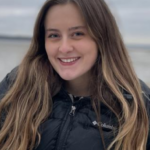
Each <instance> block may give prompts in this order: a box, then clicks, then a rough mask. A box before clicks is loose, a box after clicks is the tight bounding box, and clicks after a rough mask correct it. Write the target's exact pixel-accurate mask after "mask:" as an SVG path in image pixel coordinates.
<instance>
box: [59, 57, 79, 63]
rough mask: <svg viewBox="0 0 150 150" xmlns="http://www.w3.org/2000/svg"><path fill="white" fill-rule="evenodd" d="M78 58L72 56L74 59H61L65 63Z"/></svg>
mask: <svg viewBox="0 0 150 150" xmlns="http://www.w3.org/2000/svg"><path fill="white" fill-rule="evenodd" d="M77 59H78V58H72V59H60V60H61V61H62V62H65V63H69V62H73V61H75V60H77Z"/></svg>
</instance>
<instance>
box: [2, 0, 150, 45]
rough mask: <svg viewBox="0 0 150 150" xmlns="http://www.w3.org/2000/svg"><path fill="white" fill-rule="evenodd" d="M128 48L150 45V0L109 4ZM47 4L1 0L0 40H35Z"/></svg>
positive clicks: (116, 0) (37, 0)
mask: <svg viewBox="0 0 150 150" xmlns="http://www.w3.org/2000/svg"><path fill="white" fill-rule="evenodd" d="M105 1H106V3H107V4H108V5H109V7H110V9H111V10H112V12H113V14H114V16H115V18H116V21H117V23H118V26H119V29H120V32H121V34H122V36H123V39H124V41H125V42H126V43H127V44H134V45H150V0H105ZM43 3H44V1H43V0H32V1H31V0H0V36H9V37H32V33H33V28H34V23H35V20H36V17H37V14H38V11H39V9H40V7H41V6H42V4H43Z"/></svg>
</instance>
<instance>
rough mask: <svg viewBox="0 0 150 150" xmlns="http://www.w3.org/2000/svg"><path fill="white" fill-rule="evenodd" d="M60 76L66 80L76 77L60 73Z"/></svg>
mask: <svg viewBox="0 0 150 150" xmlns="http://www.w3.org/2000/svg"><path fill="white" fill-rule="evenodd" d="M59 76H60V77H61V78H62V79H63V80H65V81H71V80H74V79H76V77H75V76H71V75H59Z"/></svg>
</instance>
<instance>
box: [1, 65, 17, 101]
mask: <svg viewBox="0 0 150 150" xmlns="http://www.w3.org/2000/svg"><path fill="white" fill-rule="evenodd" d="M17 71H18V67H15V68H14V69H13V70H12V71H11V72H10V73H8V74H7V75H6V77H5V78H4V79H3V80H2V81H1V82H0V99H1V98H2V97H3V96H4V95H5V94H6V92H7V91H8V90H9V88H10V87H11V86H12V84H13V83H14V81H15V79H16V76H17Z"/></svg>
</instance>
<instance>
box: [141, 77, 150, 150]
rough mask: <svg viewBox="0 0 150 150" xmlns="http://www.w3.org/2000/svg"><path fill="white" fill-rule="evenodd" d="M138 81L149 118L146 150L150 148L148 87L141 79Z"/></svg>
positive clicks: (149, 99)
mask: <svg viewBox="0 0 150 150" xmlns="http://www.w3.org/2000/svg"><path fill="white" fill-rule="evenodd" d="M140 83H141V88H142V92H143V98H144V101H145V105H146V110H147V114H148V118H149V134H148V140H147V147H146V150H150V88H149V87H148V86H147V85H146V84H145V83H144V82H143V81H141V80H140Z"/></svg>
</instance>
